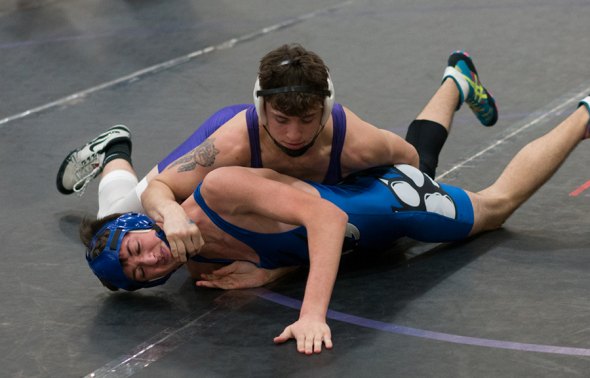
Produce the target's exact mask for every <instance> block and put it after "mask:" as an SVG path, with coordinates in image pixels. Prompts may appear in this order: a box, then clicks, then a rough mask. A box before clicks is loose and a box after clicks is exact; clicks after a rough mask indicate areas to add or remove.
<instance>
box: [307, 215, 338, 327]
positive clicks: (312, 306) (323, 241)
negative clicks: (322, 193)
mask: <svg viewBox="0 0 590 378" xmlns="http://www.w3.org/2000/svg"><path fill="white" fill-rule="evenodd" d="M319 213H321V214H322V215H321V216H319V217H316V218H315V220H314V224H311V225H309V224H308V225H306V228H307V233H308V242H309V260H310V265H309V275H308V278H307V284H306V288H305V296H304V299H303V304H302V306H301V312H300V318H304V317H313V318H316V319H325V317H326V314H327V311H328V306H329V303H330V298H331V296H332V290H333V288H334V283H335V281H336V276H337V273H338V266H339V264H340V256H341V253H342V243H343V240H344V234H345V229H346V223H347V221H348V217H347V216H346V214H345V213H343V212H342V211H340V210H339V209H337V208H336V207H335V206H333V205H332V206H331V208H325V209H322V210H320V211H318V214H319Z"/></svg>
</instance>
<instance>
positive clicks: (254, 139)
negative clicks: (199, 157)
mask: <svg viewBox="0 0 590 378" xmlns="http://www.w3.org/2000/svg"><path fill="white" fill-rule="evenodd" d="M243 110H246V123H247V127H248V136H249V139H250V151H251V162H250V166H251V167H252V168H262V157H261V151H260V139H259V127H258V115H257V114H256V109H255V107H254V105H248V104H238V105H232V106H228V107H225V108H223V109H220V110H219V111H217V112H216V113H215V114H213V115H212V116H211V117H209V118H208V119H207V120H206V121H205V122H204V123H203V124H202V125H201V126H200V127H199V128H198V129H197V130H196V131H195V132H194V133H193V134H192V135H191V136H190V137H188V138H187V139H186V140H185V141H184V142H183V143H182V144H181V145H180V146H178V147H177V148H176V149H174V151H172V152H171V153H170V154H169V155H168V156H166V157H165V158H164V159H163V160H162V161H160V162H159V163H158V172H162V171H163V170H164V169H166V167H167V166H168V165H170V164H172V163H173V162H174V161H176V160H177V159H178V158H180V157H181V156H184V155H185V154H186V153H188V152H190V151H191V150H193V149H194V148H195V147H197V146H199V145H200V144H201V143H203V141H205V139H207V138H209V137H210V136H211V134H213V133H214V132H215V131H217V129H219V128H220V127H221V126H222V125H224V124H225V123H226V122H227V121H229V120H230V119H232V118H233V117H235V116H236V114H238V113H239V112H241V111H243ZM332 124H333V130H334V133H333V137H332V152H331V154H330V165H329V166H328V171H327V172H326V176H325V177H324V181H323V183H324V184H336V183H337V182H338V181H340V179H341V178H342V173H341V168H340V155H341V153H342V148H343V146H344V138H345V136H346V115H345V114H344V109H343V108H342V105H340V104H334V107H333V108H332Z"/></svg>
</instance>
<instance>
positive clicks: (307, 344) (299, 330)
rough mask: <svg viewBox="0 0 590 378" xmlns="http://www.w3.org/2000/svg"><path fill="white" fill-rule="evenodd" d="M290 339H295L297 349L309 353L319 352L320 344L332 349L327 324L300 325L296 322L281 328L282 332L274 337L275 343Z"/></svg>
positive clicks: (320, 349)
mask: <svg viewBox="0 0 590 378" xmlns="http://www.w3.org/2000/svg"><path fill="white" fill-rule="evenodd" d="M290 339H295V341H296V343H297V351H298V352H299V353H305V354H306V355H311V354H313V353H321V351H322V345H325V346H326V349H332V347H333V344H332V336H331V333H330V328H329V327H328V325H327V324H325V323H323V325H321V324H315V325H311V326H310V325H307V326H306V325H302V324H301V323H299V322H296V323H294V324H292V325H290V326H288V327H287V328H285V329H284V330H283V332H282V333H281V334H280V335H279V336H277V337H275V338H274V343H275V344H282V343H284V342H286V341H288V340H290Z"/></svg>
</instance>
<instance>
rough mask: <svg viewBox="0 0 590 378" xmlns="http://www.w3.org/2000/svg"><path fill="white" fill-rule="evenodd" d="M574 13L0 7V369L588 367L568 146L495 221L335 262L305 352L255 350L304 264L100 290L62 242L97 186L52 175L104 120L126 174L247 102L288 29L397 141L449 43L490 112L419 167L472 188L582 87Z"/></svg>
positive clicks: (584, 66)
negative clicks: (323, 318)
mask: <svg viewBox="0 0 590 378" xmlns="http://www.w3.org/2000/svg"><path fill="white" fill-rule="evenodd" d="M588 19H590V1H587V0H559V1H557V0H553V1H549V0H537V1H533V0H511V1H495V2H489V1H483V0H473V1H451V0H441V1H433V0H429V1H387V0H350V1H341V0H316V1H310V0H302V1H297V2H293V1H286V0H277V1H273V2H268V1H261V0H250V1H242V2H240V1H234V2H229V1H225V2H219V1H216V2H211V1H200V0H192V1H191V0H177V1H172V0H168V1H163V0H148V1H145V0H144V1H141V0H118V1H114V0H85V1H71V0H37V1H34V0H30V1H26V0H9V1H4V2H2V4H1V5H0V56H1V57H2V58H1V59H0V72H1V75H0V83H1V85H0V92H1V93H2V94H1V101H0V172H2V175H3V178H2V185H1V188H0V201H1V204H2V205H1V209H2V217H1V218H0V219H1V220H0V222H1V226H2V227H0V235H1V239H0V240H1V243H2V247H1V251H2V260H1V261H2V262H1V263H0V276H1V277H2V284H1V286H0V288H1V289H0V290H1V292H0V294H1V297H2V300H1V303H0V316H1V319H0V335H1V340H2V342H1V344H0V355H1V356H2V357H1V361H2V362H1V364H0V376H3V377H82V376H90V377H128V376H132V375H137V376H141V377H162V376H179V377H195V376H196V377H226V376H236V377H247V376H251V377H271V376H272V377H274V376H278V375H281V376H288V377H310V376H318V377H336V376H338V377H342V376H346V377H357V376H367V377H372V376H378V377H390V376H399V377H408V376H414V377H507V376H531V377H533V376H534V377H569V376H572V377H578V376H579V377H583V376H588V374H589V373H588V372H589V371H590V357H589V356H590V331H588V324H590V290H588V288H589V287H590V274H589V272H590V253H589V252H588V242H589V241H590V236H589V235H588V229H589V226H590V216H589V215H588V209H589V207H590V205H589V204H590V198H588V196H589V194H588V193H589V191H585V190H584V188H585V186H584V184H585V183H587V182H588V180H589V179H590V172H589V171H588V166H587V161H588V159H589V158H590V145H587V144H586V143H588V142H586V143H582V144H581V145H580V147H579V148H578V150H576V151H575V152H574V153H573V154H572V155H571V157H570V159H569V160H568V161H567V162H566V163H565V164H564V165H563V167H562V168H561V170H560V171H559V172H558V174H557V175H556V176H555V177H554V178H553V179H552V180H551V181H550V182H549V184H547V185H546V186H545V187H544V188H542V189H541V190H540V191H539V192H538V193H537V194H536V195H535V196H534V197H533V199H532V200H531V201H530V202H528V203H527V204H526V205H525V206H524V207H523V208H521V209H520V210H519V211H518V212H517V213H516V214H515V215H514V216H513V217H512V218H511V219H510V220H509V221H508V222H507V224H506V225H505V227H504V228H503V229H502V230H500V231H498V232H493V233H488V234H485V235H482V236H480V237H478V238H475V239H473V240H469V241H467V242H464V243H461V244H455V245H422V244H418V243H413V242H411V241H408V240H402V241H400V243H399V245H398V246H397V248H396V249H395V251H384V252H383V254H379V255H377V256H370V257H366V256H365V257H362V258H361V257H355V256H347V257H346V258H345V259H344V261H343V263H342V269H341V272H340V274H339V278H338V281H337V283H336V287H335V291H334V295H333V298H332V302H331V307H330V309H331V312H330V320H329V325H330V327H331V329H332V334H333V340H334V349H333V350H331V351H323V352H322V353H321V354H320V355H314V356H311V357H307V356H304V355H300V354H298V353H297V352H296V350H295V344H294V343H293V342H290V343H287V344H285V345H281V346H275V345H273V343H272V338H273V337H274V336H276V335H278V334H279V333H280V331H281V330H282V329H283V328H284V327H285V326H286V325H288V324H290V323H291V322H293V321H294V320H295V319H297V316H298V311H297V307H298V305H299V301H300V300H301V298H302V293H303V287H304V282H305V272H300V273H298V274H295V275H293V276H290V277H288V278H286V279H284V280H282V281H279V282H277V283H276V284H274V285H272V286H269V287H267V288H265V289H260V290H245V291H237V292H222V291H216V290H202V289H196V288H194V287H193V286H192V282H191V280H190V279H189V278H188V275H187V274H186V273H184V272H183V273H178V274H177V275H176V276H174V277H173V279H171V280H170V281H169V283H168V284H167V285H166V286H164V287H161V288H157V289H152V290H145V291H142V292H139V293H133V294H130V293H117V294H112V293H110V292H108V291H107V290H106V289H104V288H103V287H102V286H101V285H100V284H99V282H98V281H97V280H96V279H95V278H94V276H92V275H91V273H90V271H89V270H88V268H87V265H86V262H85V260H84V257H83V248H82V246H81V244H80V242H79V241H78V239H77V226H78V223H79V221H80V219H81V218H82V217H83V216H84V215H86V214H89V215H92V214H94V212H95V209H96V207H97V203H96V196H95V193H96V188H97V183H96V182H93V184H91V185H90V187H89V188H88V190H87V193H86V195H85V196H84V197H82V198H79V197H76V196H63V195H61V194H59V193H58V192H57V190H56V189H55V184H54V180H55V174H56V172H57V169H58V167H59V165H60V163H61V161H62V159H63V157H64V156H65V155H66V154H67V153H68V152H69V151H70V150H71V149H72V148H74V147H76V146H78V145H79V144H80V143H82V142H84V141H85V140H87V139H88V138H89V137H91V136H94V135H96V134H98V133H100V132H102V131H103V130H105V129H106V128H107V127H108V126H110V125H112V124H116V123H124V124H126V125H128V126H129V127H130V128H131V130H132V132H133V140H134V147H133V150H134V151H133V159H134V163H135V166H136V168H137V170H138V172H139V173H140V174H143V173H145V172H146V171H147V169H149V168H150V167H151V166H153V164H154V163H155V162H156V161H157V160H158V159H159V158H161V157H163V156H164V155H165V154H166V153H167V152H168V151H169V150H171V149H172V148H173V147H175V146H176V145H177V143H179V142H180V141H182V140H183V139H184V138H185V137H186V136H187V135H189V134H190V133H191V132H192V131H193V130H194V128H195V127H196V126H197V125H199V124H200V122H202V121H203V120H205V119H206V118H207V117H208V116H209V115H210V114H211V113H212V112H214V111H215V110H217V109H218V108H219V107H221V106H224V105H229V104H233V103H243V102H250V101H251V97H250V96H251V91H252V85H253V83H254V80H255V76H256V68H257V65H258V61H259V59H260V58H261V57H262V55H263V54H264V53H265V52H267V51H269V50H271V49H273V48H275V47H278V46H279V45H281V44H283V43H288V42H300V43H302V44H303V45H304V46H305V47H307V48H309V49H311V50H314V51H316V52H318V53H319V54H320V55H321V56H322V57H323V58H324V60H325V61H326V63H327V64H328V66H329V67H330V69H331V72H332V78H333V80H334V83H335V90H336V98H337V101H338V102H341V103H343V104H345V105H346V106H348V107H350V108H351V109H352V110H353V111H355V112H356V113H357V114H359V115H360V116H361V117H363V118H365V119H366V120H368V121H370V122H372V123H373V124H375V125H378V126H380V127H383V128H387V129H390V130H392V131H394V132H396V133H399V134H401V135H405V130H406V127H407V125H408V124H409V122H410V121H411V120H412V119H413V117H414V116H415V115H416V114H417V113H418V112H419V111H420V109H421V107H422V106H423V105H424V104H425V102H426V100H427V99H429V98H430V96H431V95H432V93H433V92H434V90H435V89H436V88H437V86H438V84H439V82H440V78H441V75H442V72H443V70H444V67H445V65H446V59H447V56H448V55H449V54H450V53H451V52H452V51H453V50H456V49H466V50H467V51H469V52H470V53H471V55H472V56H473V58H474V60H475V62H476V65H477V68H478V71H479V73H480V75H481V77H482V79H483V81H484V83H485V84H486V85H487V86H488V87H489V88H490V89H491V90H492V92H493V93H494V95H495V97H496V98H497V101H498V104H499V109H500V120H499V122H498V124H497V125H496V126H495V127H493V128H490V129H487V128H483V127H481V126H478V125H477V121H476V120H475V118H474V117H473V115H472V114H471V113H470V112H469V111H468V110H467V109H462V110H461V111H460V112H459V113H457V116H456V119H455V125H454V129H453V131H452V134H451V136H450V138H449V141H448V143H447V145H446V147H445V150H444V152H443V154H442V156H441V164H440V166H439V170H438V173H439V175H441V176H443V179H442V180H443V181H445V182H448V183H450V184H454V185H460V186H463V187H466V188H468V189H470V190H479V189H481V188H483V187H485V186H487V185H489V184H491V183H492V181H493V180H494V179H495V178H496V177H497V175H498V174H499V173H500V171H501V169H502V168H503V167H504V165H505V164H506V163H507V162H508V161H509V160H510V158H511V157H512V156H513V155H514V153H515V152H516V151H517V150H518V149H520V148H521V147H522V146H523V145H524V144H525V143H526V142H528V141H529V140H532V139H533V138H535V137H537V136H539V135H541V134H543V133H544V132H546V131H547V130H549V129H550V128H551V127H552V126H553V125H555V124H556V123H558V122H559V121H560V120H561V119H563V117H564V116H565V115H566V113H568V112H570V111H571V110H573V109H574V108H575V105H576V103H577V101H578V100H579V99H581V98H582V97H584V95H586V94H588V93H590V74H589V72H590V71H589V69H588V63H589V62H590V49H589V48H588V46H590V24H589V23H588Z"/></svg>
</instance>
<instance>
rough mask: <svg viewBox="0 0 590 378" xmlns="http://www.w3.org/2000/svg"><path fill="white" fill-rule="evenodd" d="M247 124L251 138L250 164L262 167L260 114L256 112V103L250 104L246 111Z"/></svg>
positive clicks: (254, 166)
mask: <svg viewBox="0 0 590 378" xmlns="http://www.w3.org/2000/svg"><path fill="white" fill-rule="evenodd" d="M246 124H247V126H248V138H249V139H250V166H251V167H252V168H262V156H261V154H260V134H259V127H258V114H256V108H254V105H252V106H250V107H249V108H248V110H247V111H246Z"/></svg>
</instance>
